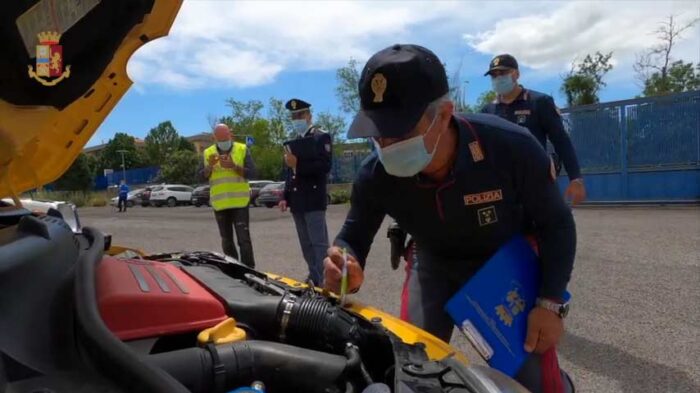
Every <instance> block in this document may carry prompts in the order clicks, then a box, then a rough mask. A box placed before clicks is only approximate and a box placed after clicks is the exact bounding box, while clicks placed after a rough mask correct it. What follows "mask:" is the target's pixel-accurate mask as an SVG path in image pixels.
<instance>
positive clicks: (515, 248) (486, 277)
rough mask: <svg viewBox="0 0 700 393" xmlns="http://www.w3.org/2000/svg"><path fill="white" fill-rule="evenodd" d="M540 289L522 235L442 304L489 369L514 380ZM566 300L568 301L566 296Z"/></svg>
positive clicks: (533, 259) (534, 257)
mask: <svg viewBox="0 0 700 393" xmlns="http://www.w3.org/2000/svg"><path fill="white" fill-rule="evenodd" d="M539 286H540V265H539V260H538V258H537V255H535V252H534V251H533V249H532V246H531V245H530V243H529V242H528V241H527V240H526V239H525V237H523V236H516V237H514V238H512V239H511V240H510V241H509V242H508V243H506V244H505V245H504V246H502V247H501V248H500V249H499V250H498V251H497V252H496V254H494V255H493V256H492V257H491V259H489V260H488V261H487V262H486V263H485V264H484V266H483V267H482V268H481V269H479V271H478V272H477V273H476V274H475V275H474V276H473V277H472V278H471V279H470V280H469V282H467V283H466V284H465V285H464V286H463V287H462V288H461V289H460V290H459V291H458V292H457V293H456V294H455V295H454V296H453V297H452V298H451V299H450V300H449V301H448V302H447V304H446V305H445V310H446V311H447V313H448V314H450V316H451V317H452V319H453V321H454V322H455V324H456V325H457V327H458V328H460V330H461V331H462V332H463V333H464V335H465V336H466V337H467V339H469V341H470V342H471V344H472V345H473V346H474V348H475V349H476V350H477V351H478V352H479V353H480V354H481V356H483V357H484V359H486V361H487V362H488V363H489V365H490V366H491V367H493V368H495V369H497V370H499V371H501V372H503V373H505V374H507V375H509V376H511V377H514V376H515V374H516V373H517V372H518V370H519V369H520V367H521V366H522V364H523V362H524V361H525V359H526V358H527V356H529V354H528V353H527V352H525V349H524V348H523V345H524V344H525V338H526V336H527V317H528V314H529V311H530V310H531V309H532V308H533V307H534V305H535V300H536V299H537V294H538V291H539ZM565 297H566V298H567V299H566V300H568V297H569V295H568V293H567V294H566V296H565Z"/></svg>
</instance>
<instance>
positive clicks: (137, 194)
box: [109, 188, 146, 207]
mask: <svg viewBox="0 0 700 393" xmlns="http://www.w3.org/2000/svg"><path fill="white" fill-rule="evenodd" d="M145 192H146V189H145V188H139V189H136V190H134V191H130V192H129V193H128V194H127V195H126V207H134V206H136V205H141V204H142V203H143V202H142V201H143V199H142V198H143V194H144V193H145ZM118 202H119V196H118V195H117V196H115V197H114V198H112V199H110V201H109V204H110V205H112V206H117V204H118Z"/></svg>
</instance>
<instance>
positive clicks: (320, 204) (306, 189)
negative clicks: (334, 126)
mask: <svg viewBox="0 0 700 393" xmlns="http://www.w3.org/2000/svg"><path fill="white" fill-rule="evenodd" d="M304 136H305V137H312V138H314V142H315V147H316V153H317V155H316V156H315V157H314V158H307V159H303V158H301V157H297V168H296V173H294V172H293V171H292V170H291V169H290V168H288V167H285V168H286V171H285V172H286V173H285V186H284V199H285V200H286V201H287V203H288V205H289V208H290V210H291V211H292V213H305V212H310V211H317V210H326V206H327V198H328V196H327V183H328V174H329V173H330V171H331V157H332V141H331V136H330V134H328V133H327V132H324V131H323V130H321V129H320V128H318V127H316V126H312V127H310V128H309V129H308V130H307V131H306V134H305V135H304Z"/></svg>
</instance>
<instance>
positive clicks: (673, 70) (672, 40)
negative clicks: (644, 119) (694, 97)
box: [634, 15, 700, 96]
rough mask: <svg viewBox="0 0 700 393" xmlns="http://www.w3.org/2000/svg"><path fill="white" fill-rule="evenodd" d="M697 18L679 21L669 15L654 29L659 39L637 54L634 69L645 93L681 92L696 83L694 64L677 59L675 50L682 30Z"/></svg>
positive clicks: (690, 25) (688, 27) (691, 24)
mask: <svg viewBox="0 0 700 393" xmlns="http://www.w3.org/2000/svg"><path fill="white" fill-rule="evenodd" d="M698 20H700V19H693V20H690V21H688V22H686V23H680V24H679V23H678V21H677V20H676V19H675V18H674V16H673V15H671V16H669V17H668V19H667V20H665V21H663V22H661V24H660V25H659V28H658V29H656V31H654V33H656V38H657V40H658V42H659V43H658V44H656V45H654V46H652V47H650V48H648V49H647V50H645V51H644V52H641V53H638V54H637V61H636V62H635V64H634V70H635V72H636V73H637V78H638V79H639V80H640V81H641V83H642V86H644V91H643V93H644V95H645V96H650V95H662V94H669V93H674V92H680V91H685V90H690V89H692V88H693V86H696V82H695V76H694V75H693V76H691V74H694V72H693V64H692V63H689V64H690V65H689V66H688V65H686V64H684V63H683V62H682V61H675V60H674V59H673V56H672V52H673V48H674V47H675V46H676V44H678V41H680V40H681V39H682V37H683V33H684V32H685V31H686V30H688V29H690V28H691V27H692V26H693V25H694V24H695V23H697V21H698ZM699 73H700V71H699Z"/></svg>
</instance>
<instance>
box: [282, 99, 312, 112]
mask: <svg viewBox="0 0 700 393" xmlns="http://www.w3.org/2000/svg"><path fill="white" fill-rule="evenodd" d="M284 107H285V108H287V110H288V111H290V112H292V113H294V112H301V111H303V110H307V109H309V108H311V104H309V103H308V102H306V101H304V100H300V99H298V98H292V99H291V100H289V101H287V103H286V104H284Z"/></svg>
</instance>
